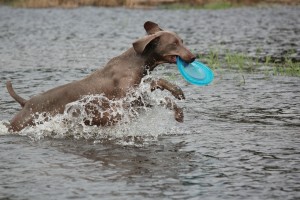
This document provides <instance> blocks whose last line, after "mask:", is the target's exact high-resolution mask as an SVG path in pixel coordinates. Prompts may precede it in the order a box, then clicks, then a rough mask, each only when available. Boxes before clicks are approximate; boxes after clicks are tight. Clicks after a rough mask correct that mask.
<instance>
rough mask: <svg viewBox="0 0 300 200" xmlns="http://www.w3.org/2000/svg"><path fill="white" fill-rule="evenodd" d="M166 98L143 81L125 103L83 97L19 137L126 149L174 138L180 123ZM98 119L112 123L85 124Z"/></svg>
mask: <svg viewBox="0 0 300 200" xmlns="http://www.w3.org/2000/svg"><path fill="white" fill-rule="evenodd" d="M145 80H146V79H145ZM166 96H168V97H170V98H171V96H170V94H169V93H168V92H165V91H154V92H151V91H150V86H149V84H148V83H147V81H144V80H143V81H142V83H141V84H140V86H139V87H138V88H135V89H134V90H132V91H130V92H129V93H128V95H127V96H126V97H124V98H122V99H116V100H110V99H108V98H107V97H106V96H105V95H104V94H99V95H92V96H84V97H83V98H82V99H80V100H78V101H75V102H72V103H70V104H68V105H66V108H65V111H64V113H63V114H58V115H55V116H50V115H49V114H47V113H40V114H38V115H37V116H36V118H35V121H34V123H35V124H36V126H32V127H26V128H25V129H23V130H22V131H21V132H20V133H19V134H20V135H23V136H28V137H30V138H32V139H33V140H40V139H43V138H45V137H49V138H59V139H62V138H74V139H87V140H94V141H95V142H102V141H114V142H118V143H122V144H126V145H127V144H129V145H131V144H137V143H145V142H147V141H153V140H157V137H158V136H160V135H164V134H172V133H173V132H174V130H175V129H174V127H176V123H177V122H176V121H175V119H174V111H171V110H168V109H167V108H164V107H165V106H164V105H163V102H164V101H165V97H166ZM94 102H98V103H97V104H95V103H94ZM91 110H93V111H95V110H96V113H95V112H93V113H91V112H89V111H91ZM95 115H99V116H101V117H103V116H107V117H108V118H109V120H108V121H107V123H105V124H103V126H99V127H98V126H90V125H89V124H88V123H86V122H87V121H91V120H92V118H93V117H95ZM0 128H1V127H0Z"/></svg>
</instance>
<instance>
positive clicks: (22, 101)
mask: <svg viewBox="0 0 300 200" xmlns="http://www.w3.org/2000/svg"><path fill="white" fill-rule="evenodd" d="M6 88H7V91H8V93H9V94H10V96H11V97H12V98H14V100H16V101H17V102H18V103H19V104H20V105H21V106H22V107H24V105H25V104H26V102H27V100H25V99H23V98H22V97H20V96H19V95H17V94H16V92H15V91H14V89H13V87H12V84H11V82H10V81H7V82H6Z"/></svg>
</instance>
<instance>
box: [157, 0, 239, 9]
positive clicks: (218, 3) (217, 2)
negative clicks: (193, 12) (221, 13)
mask: <svg viewBox="0 0 300 200" xmlns="http://www.w3.org/2000/svg"><path fill="white" fill-rule="evenodd" d="M237 6H238V5H237V4H233V3H230V2H228V1H225V0H212V1H209V2H208V3H205V4H190V3H173V4H168V5H160V6H159V8H162V9H168V10H189V9H206V10H222V9H229V8H232V7H237Z"/></svg>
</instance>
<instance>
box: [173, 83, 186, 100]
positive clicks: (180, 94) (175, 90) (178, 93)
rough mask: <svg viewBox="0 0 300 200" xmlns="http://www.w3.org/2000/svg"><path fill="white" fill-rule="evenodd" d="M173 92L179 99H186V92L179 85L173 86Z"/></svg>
mask: <svg viewBox="0 0 300 200" xmlns="http://www.w3.org/2000/svg"><path fill="white" fill-rule="evenodd" d="M171 93H172V95H173V96H174V97H176V98H177V99H179V100H182V99H185V96H184V93H183V91H182V89H181V88H180V87H178V86H175V87H174V88H173V90H172V91H171Z"/></svg>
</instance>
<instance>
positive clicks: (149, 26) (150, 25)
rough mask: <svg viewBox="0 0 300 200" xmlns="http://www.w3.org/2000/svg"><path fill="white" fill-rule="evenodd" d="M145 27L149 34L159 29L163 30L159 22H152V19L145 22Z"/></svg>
mask: <svg viewBox="0 0 300 200" xmlns="http://www.w3.org/2000/svg"><path fill="white" fill-rule="evenodd" d="M144 28H145V30H146V32H147V34H148V35H151V34H154V33H156V32H158V31H162V29H161V28H159V26H158V24H156V23H154V22H151V21H147V22H145V24H144Z"/></svg>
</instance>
